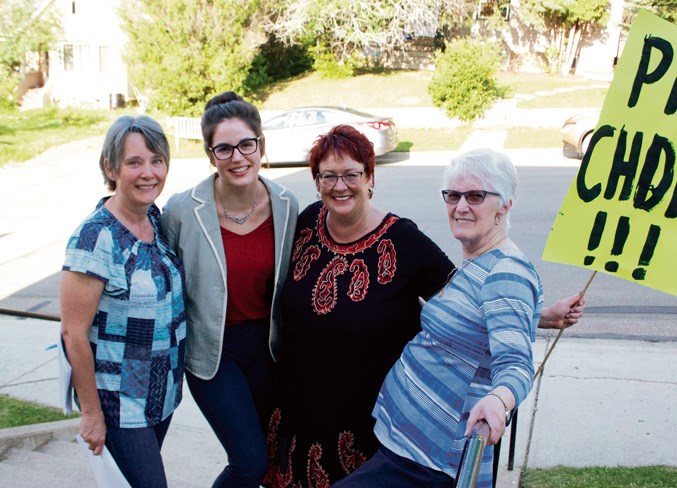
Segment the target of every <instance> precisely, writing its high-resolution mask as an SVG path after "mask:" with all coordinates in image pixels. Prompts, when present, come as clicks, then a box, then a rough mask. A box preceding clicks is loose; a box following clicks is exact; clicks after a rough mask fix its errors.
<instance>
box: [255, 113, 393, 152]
mask: <svg viewBox="0 0 677 488" xmlns="http://www.w3.org/2000/svg"><path fill="white" fill-rule="evenodd" d="M338 124H348V125H351V126H353V127H355V128H356V129H357V130H359V131H360V132H362V133H363V134H364V135H365V136H367V138H368V139H369V140H370V141H371V142H372V143H373V144H374V152H375V153H376V155H377V156H380V155H382V154H385V153H387V152H390V151H392V150H393V149H395V148H396V147H397V144H398V143H399V139H398V136H397V127H396V126H395V122H393V120H392V119H390V118H388V117H380V116H378V115H372V114H368V113H365V112H359V111H357V110H352V109H350V108H340V107H320V106H318V107H302V108H295V109H293V110H288V111H286V112H283V113H281V114H279V115H277V116H275V117H273V118H271V119H270V120H268V121H266V122H264V123H263V135H264V136H265V138H266V155H267V157H268V161H269V162H270V163H282V162H304V161H308V153H309V152H310V148H311V146H312V145H313V142H315V139H317V137H318V136H320V135H322V134H326V133H327V132H329V129H331V128H332V127H334V126H335V125H338Z"/></svg>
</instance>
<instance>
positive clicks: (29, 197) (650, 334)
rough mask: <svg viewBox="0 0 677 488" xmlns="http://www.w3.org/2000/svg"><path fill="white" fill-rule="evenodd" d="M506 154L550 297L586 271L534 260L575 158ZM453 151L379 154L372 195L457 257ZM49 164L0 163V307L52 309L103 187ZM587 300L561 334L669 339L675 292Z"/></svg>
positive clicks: (603, 286) (593, 294) (674, 323)
mask: <svg viewBox="0 0 677 488" xmlns="http://www.w3.org/2000/svg"><path fill="white" fill-rule="evenodd" d="M92 146H93V147H95V146H96V142H94V143H92ZM90 149H91V148H90ZM506 152H507V153H508V154H510V155H511V157H512V159H513V161H514V162H515V163H516V164H517V165H518V173H519V177H520V187H519V193H518V199H517V201H516V203H515V205H514V207H513V211H512V217H511V222H512V229H511V237H512V238H513V240H514V241H515V242H516V243H517V244H518V245H519V246H520V247H521V248H522V249H523V250H524V251H525V252H526V253H527V254H528V255H529V256H530V257H531V259H532V260H533V261H534V263H535V264H536V267H537V269H538V270H539V273H540V275H541V278H542V281H543V285H544V288H545V301H546V304H549V303H551V302H553V301H554V300H556V299H558V298H560V297H563V296H568V295H571V294H574V293H576V292H577V291H579V290H581V289H582V288H583V286H584V284H585V283H586V281H587V280H588V278H589V277H590V275H591V272H590V270H587V269H583V268H578V267H575V266H568V265H562V264H558V263H552V262H545V261H542V260H541V259H540V256H541V253H542V250H543V247H544V245H545V242H546V240H547V237H548V233H549V230H550V227H551V225H552V222H553V220H554V218H555V215H556V214H557V211H558V210H559V207H560V205H561V203H562V200H563V199H564V195H565V194H566V192H567V190H568V188H569V185H570V184H571V181H572V180H573V178H574V176H575V174H576V171H577V165H576V162H575V161H572V160H564V159H563V158H562V157H561V154H560V151H559V149H548V150H531V151H530V150H512V151H511V150H506ZM452 154H453V153H451V152H449V153H447V152H430V153H412V154H402V153H395V154H391V155H386V156H384V157H381V158H379V164H378V167H377V169H376V188H375V194H374V199H373V203H374V205H376V206H378V207H379V208H381V209H383V210H387V211H391V212H393V213H396V214H398V215H400V216H401V217H407V218H411V219H412V220H414V221H415V222H416V223H417V224H418V226H419V228H421V229H422V230H423V231H424V232H425V233H427V234H428V235H429V236H430V237H431V238H432V239H433V240H434V241H435V242H437V243H438V244H439V245H440V247H441V248H442V249H443V250H444V251H445V252H447V254H448V255H449V256H450V257H451V259H452V260H453V261H455V262H459V261H460V247H459V246H458V244H457V243H455V242H454V241H453V238H452V236H451V234H450V232H449V228H448V223H447V217H446V210H445V206H444V204H443V202H442V199H441V196H440V193H439V191H440V189H441V186H442V173H443V170H444V165H445V164H446V162H448V160H449V158H450V157H451V155H452ZM53 166H54V165H51V166H49V170H47V168H48V166H46V165H45V164H42V165H41V164H39V162H38V163H35V164H32V165H30V166H29V167H27V168H25V171H26V172H27V174H32V175H33V176H27V177H21V178H20V177H18V173H16V172H15V173H11V172H9V173H8V170H5V169H3V170H2V173H1V176H0V209H1V210H0V216H2V217H3V225H2V226H0V254H1V255H2V256H3V257H0V276H2V278H1V280H0V281H2V283H0V308H13V309H20V310H28V311H33V312H38V313H44V314H56V315H58V313H59V304H58V286H59V269H60V265H61V260H62V259H63V258H62V256H63V247H64V246H65V239H66V238H67V236H68V234H70V232H71V231H72V230H73V228H74V226H75V225H77V223H78V222H79V221H80V220H81V219H82V218H83V217H84V215H85V214H86V213H87V212H88V211H89V210H90V209H91V208H93V206H94V204H95V203H96V200H97V199H98V198H99V197H100V196H103V195H104V194H105V192H104V191H103V189H102V188H101V186H100V175H99V174H98V168H96V166H95V164H94V165H93V164H92V160H91V158H90V159H89V160H88V161H87V162H85V161H82V162H78V161H72V162H70V163H69V162H61V164H60V165H57V168H56V170H55V169H54V168H53ZM16 171H18V170H16ZM208 171H209V168H208V166H207V163H206V161H201V160H177V161H174V162H172V167H171V169H170V179H171V180H170V181H168V184H167V186H166V188H165V192H164V194H163V197H162V199H161V200H164V199H166V198H167V197H168V196H169V195H170V194H171V193H173V192H174V191H178V190H181V189H184V188H187V187H190V186H192V185H193V184H194V183H195V182H197V181H199V180H200V179H202V178H203V177H204V176H205V175H206V174H207V173H208ZM264 174H265V175H266V176H268V177H271V178H274V179H276V180H277V181H278V182H279V183H281V184H283V185H285V186H287V187H288V188H289V189H290V190H292V191H293V192H294V193H296V195H297V196H298V198H299V201H300V204H301V206H304V205H305V204H308V203H310V202H312V201H314V200H315V198H316V190H315V188H314V185H313V182H312V181H311V177H310V172H309V170H308V169H306V168H303V167H288V168H274V169H271V170H265V171H264ZM8 175H9V176H8ZM162 203H163V201H160V202H159V204H160V205H162ZM8 215H11V219H9V217H7V216H8ZM10 244H12V246H10ZM586 299H587V302H588V306H587V309H586V315H585V318H584V320H583V322H582V324H581V325H580V326H577V327H574V328H571V329H569V330H567V332H566V334H567V336H570V337H598V338H610V339H614V338H617V339H643V340H652V341H677V297H675V296H672V295H669V294H667V293H663V292H660V291H657V290H653V289H651V288H647V287H644V286H641V285H638V284H636V283H631V282H629V281H626V280H622V279H619V278H616V277H614V276H611V275H607V274H602V273H598V274H597V275H596V277H595V279H594V280H593V282H592V284H591V285H590V287H589V289H588V292H587V294H586ZM546 334H550V332H546Z"/></svg>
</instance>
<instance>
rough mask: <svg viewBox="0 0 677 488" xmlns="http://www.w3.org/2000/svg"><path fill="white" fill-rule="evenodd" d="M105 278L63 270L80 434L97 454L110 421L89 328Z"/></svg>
mask: <svg viewBox="0 0 677 488" xmlns="http://www.w3.org/2000/svg"><path fill="white" fill-rule="evenodd" d="M103 288H104V282H103V281H101V280H100V279H98V278H94V277H93V276H89V275H86V274H84V273H77V272H72V271H63V272H62V274H61V335H62V337H63V341H64V345H65V348H66V355H67V357H68V361H69V362H70V364H71V367H72V368H73V386H74V388H75V392H76V393H77V396H78V401H79V403H80V411H81V413H82V418H81V419H80V435H81V436H82V438H83V439H84V440H85V442H87V444H88V445H89V448H90V449H91V450H92V451H93V453H94V455H97V456H98V455H99V454H101V452H102V451H103V445H104V441H105V440H106V424H105V422H104V417H103V411H102V410H101V403H100V401H99V394H98V392H97V388H96V380H95V379H94V356H93V354H92V346H91V345H90V343H89V336H88V333H89V328H90V327H91V326H92V322H93V321H94V316H95V315H96V311H97V308H98V306H99V301H100V300H101V295H102V294H103Z"/></svg>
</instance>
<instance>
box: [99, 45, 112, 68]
mask: <svg viewBox="0 0 677 488" xmlns="http://www.w3.org/2000/svg"><path fill="white" fill-rule="evenodd" d="M108 71H110V59H109V54H108V46H99V72H100V73H107V72H108Z"/></svg>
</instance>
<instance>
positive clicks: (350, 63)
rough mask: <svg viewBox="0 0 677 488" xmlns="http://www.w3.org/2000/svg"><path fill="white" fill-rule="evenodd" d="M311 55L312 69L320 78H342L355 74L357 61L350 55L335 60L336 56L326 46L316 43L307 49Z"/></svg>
mask: <svg viewBox="0 0 677 488" xmlns="http://www.w3.org/2000/svg"><path fill="white" fill-rule="evenodd" d="M309 51H310V53H311V55H312V56H313V69H315V71H317V73H318V74H319V75H320V77H322V78H329V79H344V78H350V77H352V76H353V75H354V74H355V69H356V68H357V62H356V60H354V59H353V58H351V57H347V58H344V59H342V60H340V61H337V60H336V56H334V53H333V52H332V51H331V49H329V48H328V47H326V46H324V45H322V44H317V45H316V46H313V47H311V48H310V49H309Z"/></svg>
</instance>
